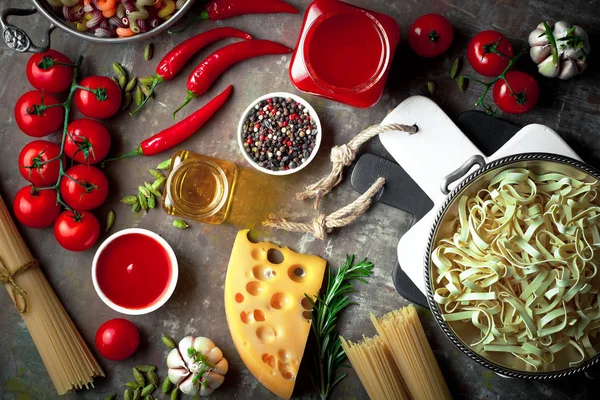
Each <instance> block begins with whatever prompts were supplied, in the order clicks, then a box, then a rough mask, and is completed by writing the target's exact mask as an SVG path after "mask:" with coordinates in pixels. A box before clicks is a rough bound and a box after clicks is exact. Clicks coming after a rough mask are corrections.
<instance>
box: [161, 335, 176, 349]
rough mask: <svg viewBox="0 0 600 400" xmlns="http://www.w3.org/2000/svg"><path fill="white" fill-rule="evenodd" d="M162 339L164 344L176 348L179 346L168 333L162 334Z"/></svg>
mask: <svg viewBox="0 0 600 400" xmlns="http://www.w3.org/2000/svg"><path fill="white" fill-rule="evenodd" d="M161 340H162V342H163V343H164V345H165V346H167V347H168V348H170V349H174V348H175V347H177V345H176V344H175V341H174V340H173V339H171V338H170V337H168V336H167V335H162V337H161Z"/></svg>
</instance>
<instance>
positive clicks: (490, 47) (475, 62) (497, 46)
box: [467, 30, 513, 76]
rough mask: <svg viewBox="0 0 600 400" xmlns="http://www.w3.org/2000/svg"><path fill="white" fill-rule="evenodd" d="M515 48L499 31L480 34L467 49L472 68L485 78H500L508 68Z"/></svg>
mask: <svg viewBox="0 0 600 400" xmlns="http://www.w3.org/2000/svg"><path fill="white" fill-rule="evenodd" d="M512 56H513V48H512V45H511V44H510V42H509V41H508V39H507V38H506V36H504V35H503V34H502V33H500V32H498V31H492V30H490V31H483V32H479V33H478V34H477V35H475V37H474V38H473V39H471V42H470V43H469V46H468V48H467V59H468V60H469V64H471V67H473V69H474V70H475V71H477V72H479V73H480V74H481V75H483V76H498V75H500V74H501V73H502V72H503V71H504V69H505V68H506V67H507V66H508V63H509V61H510V60H509V58H510V57H512Z"/></svg>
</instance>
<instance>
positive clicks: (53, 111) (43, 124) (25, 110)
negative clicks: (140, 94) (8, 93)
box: [15, 82, 114, 137]
mask: <svg viewBox="0 0 600 400" xmlns="http://www.w3.org/2000/svg"><path fill="white" fill-rule="evenodd" d="M113 83H114V82H113ZM59 103H60V101H58V99H57V98H56V97H54V96H52V95H51V94H43V93H42V92H38V91H37V90H32V91H30V92H27V93H25V94H24V95H23V96H21V97H20V98H19V100H17V104H16V105H15V121H17V125H18V126H19V129H21V130H22V131H23V133H25V134H26V135H29V136H33V137H42V136H46V135H49V134H51V133H52V132H55V131H56V130H57V129H58V128H59V127H60V126H61V125H62V123H63V119H64V116H65V110H64V108H63V107H62V106H56V107H50V108H45V107H44V106H51V105H54V104H59Z"/></svg>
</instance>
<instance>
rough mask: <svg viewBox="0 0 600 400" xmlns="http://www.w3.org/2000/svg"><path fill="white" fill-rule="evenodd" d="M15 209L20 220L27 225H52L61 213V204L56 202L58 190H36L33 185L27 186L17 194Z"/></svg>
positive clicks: (37, 226) (34, 226) (33, 226)
mask: <svg viewBox="0 0 600 400" xmlns="http://www.w3.org/2000/svg"><path fill="white" fill-rule="evenodd" d="M13 211H14V213H15V216H16V217H17V219H18V220H19V222H21V223H22V224H23V225H25V226H28V227H30V228H45V227H47V226H50V225H52V223H53V222H54V221H55V220H56V218H57V217H58V214H60V205H58V204H57V203H56V190H54V189H45V190H36V189H35V188H34V187H33V186H25V187H24V188H21V189H20V190H19V191H18V192H17V195H16V196H15V200H14V201H13Z"/></svg>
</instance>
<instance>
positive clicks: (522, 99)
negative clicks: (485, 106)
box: [494, 71, 540, 114]
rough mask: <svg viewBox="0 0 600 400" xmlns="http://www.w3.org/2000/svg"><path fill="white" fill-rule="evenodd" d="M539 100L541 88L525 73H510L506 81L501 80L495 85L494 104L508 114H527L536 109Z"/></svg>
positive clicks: (507, 74)
mask: <svg viewBox="0 0 600 400" xmlns="http://www.w3.org/2000/svg"><path fill="white" fill-rule="evenodd" d="M511 89H512V90H511ZM539 98H540V86H539V85H538V83H537V81H536V80H535V78H534V77H533V76H531V75H529V74H526V73H525V72H521V71H508V72H507V73H506V80H504V79H500V80H499V81H498V82H496V83H495V84H494V102H495V103H496V105H497V106H498V108H499V109H501V110H502V111H504V112H506V113H510V114H522V113H525V112H527V111H529V110H531V109H532V108H533V107H535V105H536V104H537V102H538V99H539Z"/></svg>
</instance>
